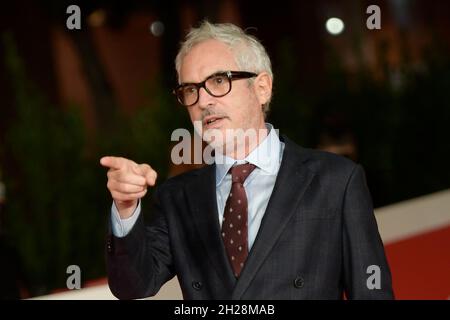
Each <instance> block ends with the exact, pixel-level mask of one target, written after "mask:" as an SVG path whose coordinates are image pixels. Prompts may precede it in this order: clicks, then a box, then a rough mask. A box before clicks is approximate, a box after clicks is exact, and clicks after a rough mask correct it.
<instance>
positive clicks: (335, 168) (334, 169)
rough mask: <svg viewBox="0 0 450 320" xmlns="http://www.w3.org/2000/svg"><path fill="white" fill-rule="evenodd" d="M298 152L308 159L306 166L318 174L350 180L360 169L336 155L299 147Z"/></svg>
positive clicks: (348, 160)
mask: <svg viewBox="0 0 450 320" xmlns="http://www.w3.org/2000/svg"><path fill="white" fill-rule="evenodd" d="M298 151H299V152H300V153H302V154H303V157H304V158H306V159H307V161H305V164H306V165H307V166H308V168H309V169H310V170H311V171H313V172H316V173H321V174H326V175H332V176H335V177H342V178H348V177H349V176H350V175H351V174H352V173H353V171H354V170H355V169H356V168H357V167H359V165H358V164H356V163H355V162H354V161H352V160H351V159H349V158H346V157H344V156H341V155H337V154H335V153H331V152H328V151H322V150H317V149H310V148H305V147H300V146H298Z"/></svg>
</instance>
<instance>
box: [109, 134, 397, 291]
mask: <svg viewBox="0 0 450 320" xmlns="http://www.w3.org/2000/svg"><path fill="white" fill-rule="evenodd" d="M282 140H283V141H284V143H285V149H284V154H283V160H282V163H281V167H280V170H279V172H278V176H277V180H276V183H275V186H274V189H273V192H272V195H271V198H270V200H269V204H268V206H267V209H266V212H265V215H264V218H263V220H262V222H261V226H260V229H259V232H258V235H257V238H256V240H255V243H254V245H253V247H252V250H251V251H250V253H249V256H248V259H247V261H246V263H245V266H244V269H243V270H242V273H241V276H240V277H239V279H237V280H236V279H235V277H234V276H233V272H232V269H231V266H230V264H229V262H228V258H227V255H226V252H225V248H224V245H223V243H222V239H221V236H220V227H219V221H218V214H217V205H216V192H215V167H214V165H210V166H206V167H204V168H201V169H198V170H194V171H190V172H188V173H185V174H182V175H179V176H176V177H173V178H170V179H168V180H167V181H166V182H164V183H163V184H162V185H161V186H159V187H158V188H156V190H155V193H154V205H153V207H152V208H151V219H149V221H148V224H147V225H145V224H144V218H143V215H142V214H141V215H140V218H139V219H138V221H137V223H136V224H135V226H134V227H133V229H132V230H131V232H130V233H129V234H128V235H127V236H126V237H124V238H116V237H114V236H113V235H112V234H111V233H109V235H108V240H107V254H106V255H107V270H108V280H109V286H110V288H111V291H112V292H113V294H114V295H115V296H117V297H118V298H122V299H132V298H142V297H147V296H151V295H154V294H156V293H157V292H158V290H159V289H160V287H161V286H162V285H163V284H164V283H165V282H166V281H168V280H170V279H171V278H172V277H174V276H175V275H177V276H178V279H179V281H180V286H181V289H182V292H183V296H184V298H185V299H342V298H343V294H344V293H345V295H346V297H347V298H349V299H391V298H393V292H392V286H391V274H390V270H389V266H388V263H387V261H386V257H385V253H384V248H383V244H382V242H381V239H380V236H379V233H378V228H377V224H376V220H375V217H374V214H373V207H372V201H371V197H370V194H369V191H368V188H367V185H366V181H365V176H364V172H363V169H362V168H361V166H359V165H357V164H355V163H353V162H352V161H350V160H348V159H346V158H343V157H340V156H336V155H333V154H330V153H326V152H321V151H314V150H310V149H305V148H302V147H299V146H297V145H296V144H295V143H294V142H292V141H290V140H289V139H288V138H286V137H284V136H283V137H282ZM373 265H375V266H377V267H378V268H379V272H376V273H377V274H373V271H370V269H369V272H368V268H369V266H373ZM377 267H375V268H377ZM371 276H372V277H371ZM378 276H379V279H375V278H374V277H378ZM377 280H379V282H377ZM368 282H369V284H377V283H378V284H379V288H377V287H376V288H373V286H370V285H369V286H368V285H367V284H368Z"/></svg>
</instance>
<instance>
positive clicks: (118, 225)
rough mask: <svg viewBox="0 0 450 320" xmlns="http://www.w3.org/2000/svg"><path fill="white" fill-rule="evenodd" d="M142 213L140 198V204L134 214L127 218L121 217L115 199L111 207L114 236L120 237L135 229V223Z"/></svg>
mask: <svg viewBox="0 0 450 320" xmlns="http://www.w3.org/2000/svg"><path fill="white" fill-rule="evenodd" d="M140 213H141V200H138V205H137V206H136V209H134V212H133V214H132V215H131V216H130V217H129V218H126V219H121V218H120V215H119V210H117V207H116V204H115V203H114V201H113V204H112V207H111V225H112V233H113V234H114V236H116V237H118V238H123V237H125V236H126V235H127V234H128V233H129V232H130V231H131V229H133V226H134V224H135V223H136V221H137V219H138V218H139V214H140Z"/></svg>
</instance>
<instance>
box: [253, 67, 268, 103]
mask: <svg viewBox="0 0 450 320" xmlns="http://www.w3.org/2000/svg"><path fill="white" fill-rule="evenodd" d="M254 85H255V92H256V97H257V98H258V101H259V104H260V105H264V104H266V103H267V102H269V101H270V98H271V97H272V78H271V77H270V76H269V74H268V73H267V72H261V73H260V74H259V75H258V76H257V77H256V79H255V82H254Z"/></svg>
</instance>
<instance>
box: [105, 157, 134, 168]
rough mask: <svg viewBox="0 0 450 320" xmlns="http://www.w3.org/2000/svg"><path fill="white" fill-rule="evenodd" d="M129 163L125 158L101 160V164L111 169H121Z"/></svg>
mask: <svg viewBox="0 0 450 320" xmlns="http://www.w3.org/2000/svg"><path fill="white" fill-rule="evenodd" d="M127 161H128V160H127V159H125V158H121V157H112V156H107V157H103V158H101V159H100V164H101V165H102V166H104V167H107V168H111V169H121V168H122V167H124V166H125V165H126V163H127Z"/></svg>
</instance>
